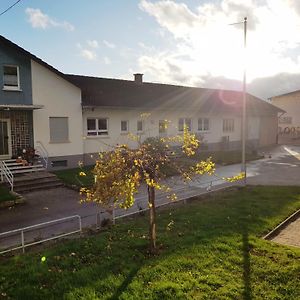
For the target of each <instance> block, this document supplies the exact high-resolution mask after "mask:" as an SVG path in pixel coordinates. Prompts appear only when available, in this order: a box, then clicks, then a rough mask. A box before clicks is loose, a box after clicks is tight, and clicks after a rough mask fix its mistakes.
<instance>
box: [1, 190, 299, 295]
mask: <svg viewBox="0 0 300 300" xmlns="http://www.w3.org/2000/svg"><path fill="white" fill-rule="evenodd" d="M299 208H300V188H299V187H249V188H244V189H240V190H238V191H227V192H223V193H220V194H218V195H210V196H208V198H207V199H205V200H202V201H197V200H195V201H192V202H190V203H189V204H188V205H186V206H183V205H181V206H177V207H173V208H170V209H165V210H163V211H159V214H158V243H159V248H160V253H159V255H157V256H150V255H149V254H148V252H147V245H148V240H147V233H148V228H147V219H148V217H147V216H140V217H136V218H134V219H131V220H124V221H123V222H119V223H117V225H115V226H114V227H113V228H111V229H110V230H108V231H105V232H102V233H100V234H98V235H94V236H91V237H89V238H82V239H80V240H72V241H66V242H61V243H60V244H58V245H56V246H52V247H50V248H48V249H46V250H44V251H42V252H34V253H31V254H26V255H24V256H15V257H13V258H10V259H7V258H3V259H2V260H1V259H0V263H1V267H0V298H1V295H2V298H3V299H31V300H34V299H85V300H86V299H87V300H89V299H90V300H91V299H157V300H158V299H213V300H215V299H286V300H291V299H293V300H295V299H300V264H299V260H300V249H298V248H293V247H285V246H282V245H277V244H275V243H272V242H269V241H265V240H262V239H261V236H262V235H263V234H265V233H266V232H268V231H269V230H270V229H272V228H273V227H274V226H275V225H276V224H278V223H279V222H280V221H282V220H283V219H284V218H285V217H287V216H288V215H290V214H291V213H292V212H293V211H295V210H296V209H299ZM42 257H45V258H46V260H45V261H44V262H42V261H41V258H42Z"/></svg>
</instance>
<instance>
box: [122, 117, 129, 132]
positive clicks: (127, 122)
mask: <svg viewBox="0 0 300 300" xmlns="http://www.w3.org/2000/svg"><path fill="white" fill-rule="evenodd" d="M122 122H126V130H122ZM120 126H121V128H120V131H121V133H128V132H129V121H128V120H121V122H120Z"/></svg>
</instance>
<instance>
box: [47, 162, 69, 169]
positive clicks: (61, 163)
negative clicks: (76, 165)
mask: <svg viewBox="0 0 300 300" xmlns="http://www.w3.org/2000/svg"><path fill="white" fill-rule="evenodd" d="M51 166H52V167H54V168H55V167H67V166H68V161H67V160H52V162H51Z"/></svg>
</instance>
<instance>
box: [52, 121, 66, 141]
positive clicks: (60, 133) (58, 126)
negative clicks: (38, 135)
mask: <svg viewBox="0 0 300 300" xmlns="http://www.w3.org/2000/svg"><path fill="white" fill-rule="evenodd" d="M68 123H69V122H68V118H67V117H50V118H49V127H50V142H52V143H66V142H69V125H68Z"/></svg>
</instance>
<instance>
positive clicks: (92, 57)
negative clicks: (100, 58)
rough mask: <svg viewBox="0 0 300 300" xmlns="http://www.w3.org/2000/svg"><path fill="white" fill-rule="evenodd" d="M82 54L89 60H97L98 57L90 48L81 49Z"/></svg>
mask: <svg viewBox="0 0 300 300" xmlns="http://www.w3.org/2000/svg"><path fill="white" fill-rule="evenodd" d="M80 55H81V56H82V57H83V58H85V59H87V60H95V59H96V58H97V54H96V53H95V52H94V51H92V50H89V49H81V51H80Z"/></svg>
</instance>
